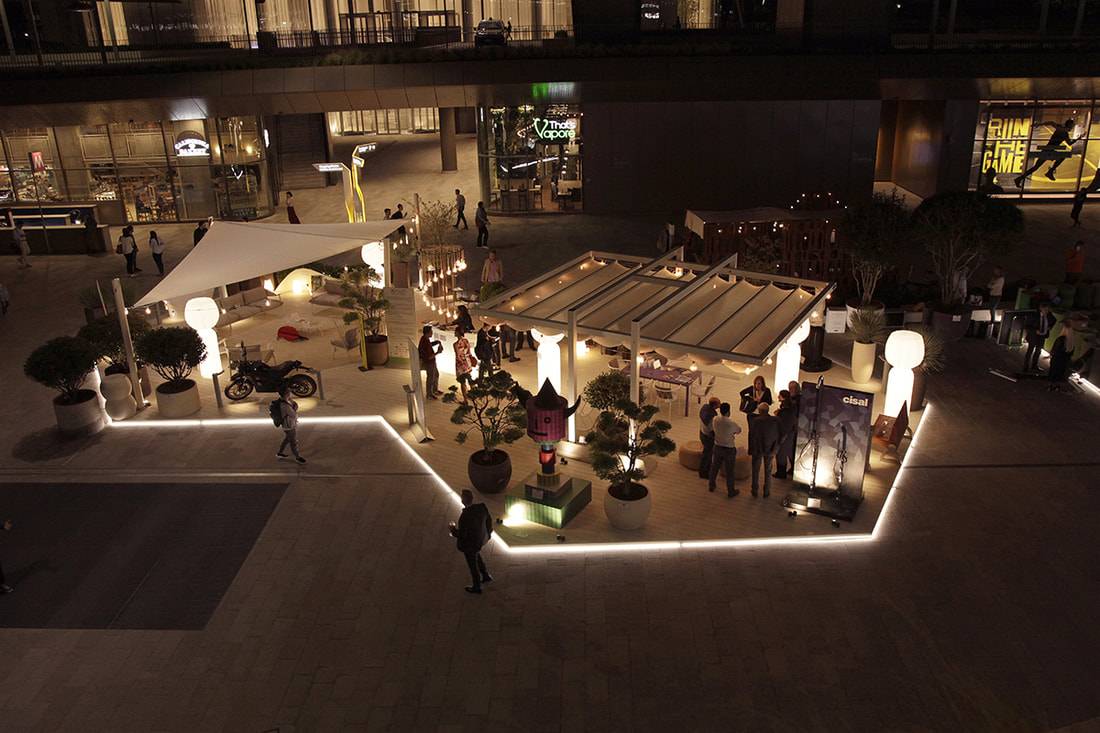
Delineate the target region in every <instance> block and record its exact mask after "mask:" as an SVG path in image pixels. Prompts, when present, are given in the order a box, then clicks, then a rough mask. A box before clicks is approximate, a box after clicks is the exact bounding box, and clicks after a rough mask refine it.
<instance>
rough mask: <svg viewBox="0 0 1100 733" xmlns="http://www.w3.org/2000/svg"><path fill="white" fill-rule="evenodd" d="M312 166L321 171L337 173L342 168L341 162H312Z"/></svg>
mask: <svg viewBox="0 0 1100 733" xmlns="http://www.w3.org/2000/svg"><path fill="white" fill-rule="evenodd" d="M313 167H314V168H316V169H317V170H319V171H321V172H322V173H339V172H340V171H342V170H344V164H343V163H314V164H313Z"/></svg>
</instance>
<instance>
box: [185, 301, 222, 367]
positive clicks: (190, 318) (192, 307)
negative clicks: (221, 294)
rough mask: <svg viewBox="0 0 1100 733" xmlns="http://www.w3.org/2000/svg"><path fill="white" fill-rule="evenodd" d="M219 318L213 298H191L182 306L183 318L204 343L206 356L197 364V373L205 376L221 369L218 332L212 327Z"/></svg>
mask: <svg viewBox="0 0 1100 733" xmlns="http://www.w3.org/2000/svg"><path fill="white" fill-rule="evenodd" d="M219 318H221V308H219V307H218V303H217V302H216V301H215V300H214V299H213V298H207V297H201V298H191V299H190V300H188V301H187V305H185V306H184V307H183V320H184V321H185V322H186V323H187V325H188V326H190V327H191V328H193V329H195V332H196V333H198V334H199V338H201V339H202V342H203V344H205V345H206V358H204V359H203V360H202V362H201V363H200V364H199V374H201V375H202V376H204V377H206V378H210V377H211V376H213V375H215V374H218V373H219V372H221V371H222V355H221V351H219V350H218V334H217V332H216V331H215V330H214V327H215V326H217V325H218V319H219Z"/></svg>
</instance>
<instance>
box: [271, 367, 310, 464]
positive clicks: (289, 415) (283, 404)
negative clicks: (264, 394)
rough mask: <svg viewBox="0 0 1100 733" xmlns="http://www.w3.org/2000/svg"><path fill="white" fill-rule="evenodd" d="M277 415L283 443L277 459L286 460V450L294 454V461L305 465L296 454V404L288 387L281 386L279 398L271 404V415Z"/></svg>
mask: <svg viewBox="0 0 1100 733" xmlns="http://www.w3.org/2000/svg"><path fill="white" fill-rule="evenodd" d="M276 412H277V413H278V415H279V416H280V420H279V422H278V423H277V425H278V427H280V428H282V429H283V442H282V443H281V444H280V445H279V451H278V452H277V453H276V454H275V456H276V457H277V458H286V457H287V455H286V449H287V448H290V452H291V453H293V454H294V460H295V461H297V462H298V463H305V462H306V459H305V458H302V455H301V454H300V453H299V452H298V403H297V402H295V401H294V397H293V393H292V392H291V391H290V387H289V386H286V385H283V386H282V387H281V388H280V389H279V398H278V399H277V400H275V402H274V403H273V404H272V415H273V416H274V414H275V413H276Z"/></svg>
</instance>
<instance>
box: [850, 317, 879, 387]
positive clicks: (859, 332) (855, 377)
mask: <svg viewBox="0 0 1100 733" xmlns="http://www.w3.org/2000/svg"><path fill="white" fill-rule="evenodd" d="M849 330H850V331H851V332H852V336H853V337H854V338H855V340H854V341H853V342H852V381H853V382H855V383H856V384H866V383H867V382H870V381H871V375H872V374H874V371H875V354H876V353H877V352H878V345H879V344H881V343H882V342H883V341H884V340H885V338H886V316H885V314H884V313H883V312H882V311H877V310H871V309H869V308H860V309H859V310H857V311H856V312H855V314H854V315H853V316H852V323H851V328H850V329H849Z"/></svg>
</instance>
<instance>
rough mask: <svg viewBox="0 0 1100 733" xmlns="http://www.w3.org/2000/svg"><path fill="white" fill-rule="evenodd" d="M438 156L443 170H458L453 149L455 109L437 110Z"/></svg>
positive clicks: (455, 151)
mask: <svg viewBox="0 0 1100 733" xmlns="http://www.w3.org/2000/svg"><path fill="white" fill-rule="evenodd" d="M439 155H440V157H441V158H442V160H443V170H444V171H445V172H446V171H456V170H458V150H457V149H456V148H455V108H454V107H440V108H439Z"/></svg>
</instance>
